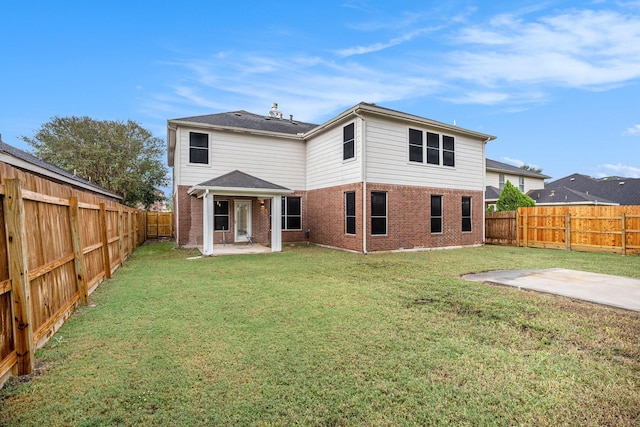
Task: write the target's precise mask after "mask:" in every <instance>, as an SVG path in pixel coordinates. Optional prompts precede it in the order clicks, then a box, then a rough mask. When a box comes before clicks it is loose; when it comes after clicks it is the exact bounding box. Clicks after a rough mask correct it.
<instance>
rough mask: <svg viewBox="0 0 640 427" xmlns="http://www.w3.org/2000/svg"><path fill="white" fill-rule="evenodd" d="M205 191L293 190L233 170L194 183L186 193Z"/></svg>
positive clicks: (218, 192)
mask: <svg viewBox="0 0 640 427" xmlns="http://www.w3.org/2000/svg"><path fill="white" fill-rule="evenodd" d="M206 191H212V192H214V193H215V194H225V193H227V192H232V193H233V194H242V193H246V194H251V195H256V194H263V195H276V194H290V193H293V190H290V189H289V188H287V187H283V186H281V185H278V184H274V183H272V182H269V181H265V180H264V179H260V178H257V177H255V176H253V175H249V174H248V173H244V172H242V171H239V170H234V171H232V172H229V173H227V174H224V175H221V176H218V177H216V178H212V179H210V180H208V181H204V182H201V183H200V184H197V185H194V186H193V187H191V188H190V189H189V191H188V193H189V194H195V195H201V194H203V193H204V192H206Z"/></svg>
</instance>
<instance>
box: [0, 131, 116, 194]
mask: <svg viewBox="0 0 640 427" xmlns="http://www.w3.org/2000/svg"><path fill="white" fill-rule="evenodd" d="M0 161H2V162H4V163H7V164H10V165H12V166H15V167H17V168H20V169H24V170H27V171H29V172H32V173H35V174H38V175H42V176H45V177H47V178H50V179H54V180H56V181H58V182H62V183H65V184H69V185H72V186H74V187H78V188H81V189H84V190H88V191H91V192H94V193H99V194H102V195H104V196H107V197H110V198H113V199H117V200H122V197H121V196H119V195H118V194H116V193H113V192H111V191H109V190H107V189H106V188H103V187H101V186H99V185H97V184H94V183H93V182H91V181H87V180H86V179H84V178H80V177H79V176H75V175H74V174H72V173H71V172H68V171H66V170H64V169H61V168H59V167H57V166H55V165H52V164H51V163H48V162H45V161H44V160H42V159H40V158H38V157H36V156H34V155H33V154H30V153H27V152H26V151H22V150H20V149H18V148H15V147H13V146H11V145H9V144H5V143H4V142H2V140H1V139H0Z"/></svg>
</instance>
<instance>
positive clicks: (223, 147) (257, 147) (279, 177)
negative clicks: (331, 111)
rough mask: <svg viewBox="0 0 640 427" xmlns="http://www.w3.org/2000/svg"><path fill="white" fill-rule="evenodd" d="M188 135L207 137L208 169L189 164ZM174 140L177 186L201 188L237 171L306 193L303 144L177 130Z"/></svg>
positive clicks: (260, 137)
mask: <svg viewBox="0 0 640 427" xmlns="http://www.w3.org/2000/svg"><path fill="white" fill-rule="evenodd" d="M190 131H194V132H201V133H208V134H209V151H210V153H209V159H210V161H209V164H208V165H204V164H190V163H189V132H190ZM177 138H178V142H177V145H178V147H179V150H177V152H176V159H175V164H176V166H178V165H179V167H176V168H175V170H177V171H179V172H178V173H179V176H176V177H175V178H176V179H177V180H178V181H179V183H180V185H189V186H191V185H196V184H200V183H201V182H203V181H207V180H209V179H212V178H216V177H218V176H221V175H224V174H226V173H229V172H232V171H234V170H239V171H242V172H244V173H247V174H249V175H253V176H255V177H257V178H260V179H264V180H266V181H269V182H271V183H273V184H277V185H281V186H284V187H287V188H289V189H291V190H305V143H304V141H301V140H292V139H279V138H273V137H267V136H256V135H249V134H240V133H232V132H219V131H218V132H216V131H209V132H207V131H205V130H201V129H200V130H198V129H189V128H180V129H178V134H177ZM341 149H342V146H341Z"/></svg>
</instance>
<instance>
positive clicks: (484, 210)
mask: <svg viewBox="0 0 640 427" xmlns="http://www.w3.org/2000/svg"><path fill="white" fill-rule="evenodd" d="M489 141H491V138H487V139H486V141H484V142H483V143H482V163H483V165H482V166H483V168H482V244H483V245H484V244H485V243H486V241H485V239H486V235H487V234H486V232H487V230H486V229H485V228H486V226H487V218H486V215H487V208H486V203H487V202H486V199H485V192H486V190H487V143H488V142H489Z"/></svg>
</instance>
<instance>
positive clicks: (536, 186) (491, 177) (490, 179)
mask: <svg viewBox="0 0 640 427" xmlns="http://www.w3.org/2000/svg"><path fill="white" fill-rule="evenodd" d="M501 173H502V174H503V175H504V182H505V183H506V182H507V181H509V182H511V184H513V185H514V186H515V187H516V188H518V187H519V184H520V178H521V176H519V175H515V174H513V175H512V174H509V173H507V172H495V171H487V178H486V184H487V185H490V186H492V187H496V188H500V187H499V185H500V174H501ZM523 178H524V191H523V193H527V192H528V191H530V190H541V189H543V188H544V179H543V178H533V177H530V176H524V177H523Z"/></svg>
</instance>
